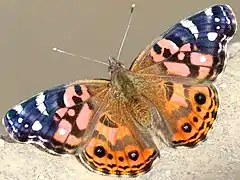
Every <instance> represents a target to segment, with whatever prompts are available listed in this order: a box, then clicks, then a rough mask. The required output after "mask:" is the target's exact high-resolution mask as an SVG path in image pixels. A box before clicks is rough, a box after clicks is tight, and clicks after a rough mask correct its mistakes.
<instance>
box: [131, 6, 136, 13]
mask: <svg viewBox="0 0 240 180" xmlns="http://www.w3.org/2000/svg"><path fill="white" fill-rule="evenodd" d="M135 6H136V4H132V7H131V14H132V13H133V10H134V8H135Z"/></svg>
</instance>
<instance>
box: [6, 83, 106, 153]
mask: <svg viewBox="0 0 240 180" xmlns="http://www.w3.org/2000/svg"><path fill="white" fill-rule="evenodd" d="M108 83H109V81H105V80H92V81H80V82H75V83H72V84H69V85H62V86H59V87H56V88H54V89H50V90H46V91H44V92H41V93H39V94H37V95H36V96H33V97H32V98H30V99H28V100H26V101H24V102H22V103H20V104H18V105H16V106H14V107H13V108H12V109H10V110H9V111H8V112H7V114H6V115H5V116H4V118H3V123H4V125H5V127H6V129H7V131H8V132H9V133H10V135H11V136H12V138H13V139H15V140H17V141H20V142H30V143H33V144H38V145H40V146H42V147H46V148H47V149H48V150H50V152H53V153H54V152H55V153H58V154H65V153H75V152H76V150H77V148H78V146H79V145H80V144H81V143H82V142H83V139H82V138H83V137H84V134H85V133H86V128H87V127H88V126H89V124H90V123H93V122H94V116H95V115H96V114H97V111H98V109H100V108H101V104H102V102H103V101H104V98H105V96H106V94H107V92H108V87H107V86H108Z"/></svg>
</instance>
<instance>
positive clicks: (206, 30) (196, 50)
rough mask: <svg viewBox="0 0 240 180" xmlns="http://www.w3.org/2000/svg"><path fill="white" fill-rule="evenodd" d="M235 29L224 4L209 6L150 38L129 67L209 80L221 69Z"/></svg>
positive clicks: (232, 19) (139, 70) (137, 70)
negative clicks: (160, 34) (153, 38)
mask: <svg viewBox="0 0 240 180" xmlns="http://www.w3.org/2000/svg"><path fill="white" fill-rule="evenodd" d="M236 29H237V25H236V19H235V16H234V13H233V11H232V9H231V8H230V7H229V6H228V5H215V6H212V7H210V8H208V9H205V10H203V11H202V12H199V13H197V14H195V15H193V16H191V17H189V18H187V19H184V20H182V21H180V22H179V23H177V24H176V25H175V26H173V27H172V28H171V29H169V30H167V31H166V32H165V33H164V34H163V35H162V36H161V37H159V38H157V39H156V40H154V41H153V42H152V43H151V44H150V45H149V46H148V47H147V48H146V49H145V50H143V51H142V52H141V53H140V54H139V56H138V57H137V58H136V60H135V61H134V62H133V64H132V66H131V68H130V70H131V71H133V72H138V73H141V74H158V75H161V76H162V77H163V78H164V77H166V76H168V77H172V76H174V77H176V76H177V77H178V81H179V80H181V78H182V79H183V80H184V78H185V77H188V78H194V79H197V80H200V81H205V80H208V81H213V80H215V79H216V77H217V76H218V75H219V74H220V73H221V72H222V71H223V69H224V65H225V59H226V46H227V43H228V41H229V40H230V39H231V38H232V37H233V35H234V34H235V32H236ZM179 77H181V78H179ZM172 79H174V78H172Z"/></svg>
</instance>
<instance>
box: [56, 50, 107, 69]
mask: <svg viewBox="0 0 240 180" xmlns="http://www.w3.org/2000/svg"><path fill="white" fill-rule="evenodd" d="M53 51H56V52H60V53H63V54H67V55H70V56H73V57H79V58H82V59H86V60H88V61H93V62H97V63H100V64H104V65H107V66H109V64H108V63H105V62H102V61H99V60H96V59H91V58H88V57H85V56H79V55H75V54H73V53H70V52H67V51H63V50H61V49H59V48H56V47H55V48H53Z"/></svg>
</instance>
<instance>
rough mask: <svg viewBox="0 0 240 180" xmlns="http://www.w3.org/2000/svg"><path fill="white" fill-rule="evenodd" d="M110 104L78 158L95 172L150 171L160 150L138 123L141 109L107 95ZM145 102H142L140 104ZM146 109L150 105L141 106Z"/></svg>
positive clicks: (128, 173)
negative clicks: (137, 119) (138, 110)
mask: <svg viewBox="0 0 240 180" xmlns="http://www.w3.org/2000/svg"><path fill="white" fill-rule="evenodd" d="M108 99H109V101H108V104H107V105H106V106H105V107H104V108H103V109H102V111H101V114H100V115H99V116H98V121H97V124H96V126H95V127H94V132H92V133H91V134H90V135H89V141H88V143H87V144H86V146H85V148H84V149H83V151H82V152H81V153H79V155H78V156H79V157H78V159H79V161H80V162H81V163H82V164H83V165H85V166H86V167H87V168H88V169H90V170H92V171H97V172H101V173H103V174H114V175H118V176H121V175H125V176H126V175H127V176H136V175H139V174H140V173H145V172H147V171H149V170H150V168H151V165H152V163H153V162H154V160H155V159H156V158H157V157H158V155H159V154H158V150H157V147H156V146H155V144H154V142H153V141H152V139H151V136H150V134H149V133H148V132H147V130H146V129H145V128H144V127H142V126H139V125H137V124H135V122H137V121H136V118H137V116H140V114H143V113H142V112H139V113H140V114H139V113H136V114H135V115H134V113H132V112H133V111H134V112H137V111H136V110H137V109H139V108H136V107H135V110H134V108H133V107H134V106H135V105H136V104H134V103H127V104H126V103H125V102H123V101H121V100H116V99H115V98H112V97H110V96H109V97H108ZM139 104H142V103H139ZM142 110H146V113H144V114H145V115H146V118H147V120H149V119H148V118H150V117H149V116H147V114H149V113H148V109H147V107H142Z"/></svg>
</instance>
